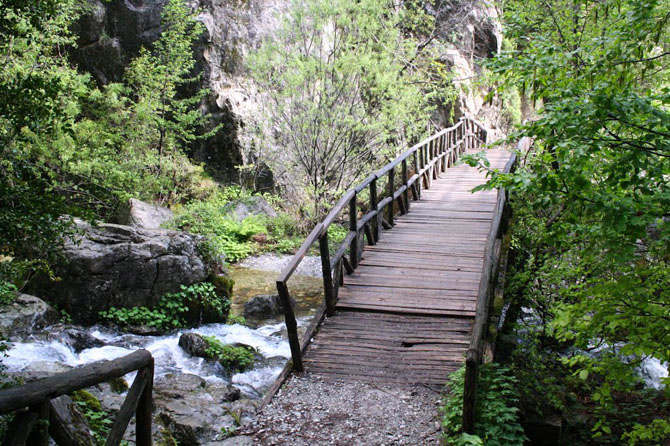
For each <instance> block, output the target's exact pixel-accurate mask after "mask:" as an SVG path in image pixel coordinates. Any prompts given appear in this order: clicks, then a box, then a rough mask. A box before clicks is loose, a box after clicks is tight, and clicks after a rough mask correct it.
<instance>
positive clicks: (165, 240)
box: [31, 221, 209, 323]
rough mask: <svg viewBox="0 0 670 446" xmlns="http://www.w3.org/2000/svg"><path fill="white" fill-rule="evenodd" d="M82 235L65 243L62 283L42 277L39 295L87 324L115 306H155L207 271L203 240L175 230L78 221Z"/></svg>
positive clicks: (37, 287) (36, 288)
mask: <svg viewBox="0 0 670 446" xmlns="http://www.w3.org/2000/svg"><path fill="white" fill-rule="evenodd" d="M77 225H78V229H79V231H80V233H79V234H78V235H77V236H75V237H73V238H71V239H68V240H67V241H66V243H65V249H64V257H65V261H64V262H63V263H61V264H60V265H58V266H57V267H56V268H55V272H56V275H57V276H58V277H59V280H57V281H50V280H49V279H48V278H41V279H39V280H37V281H36V282H35V283H33V284H32V285H31V289H32V290H33V292H34V293H35V294H38V295H41V296H45V297H46V298H48V300H49V301H50V302H53V303H55V304H56V305H58V306H59V307H60V308H62V309H64V310H65V311H67V312H68V313H69V314H70V315H71V316H72V319H73V321H74V322H77V323H88V322H93V321H95V320H96V319H97V317H98V313H99V312H100V311H103V310H108V309H109V308H110V307H135V306H147V307H153V306H155V305H156V304H157V303H158V300H159V298H160V297H161V296H162V295H163V294H166V293H171V292H175V291H177V290H179V287H180V285H190V284H193V283H196V282H201V281H202V280H204V279H205V278H206V277H207V276H208V272H209V271H208V267H207V265H206V263H205V261H204V260H203V258H202V257H201V256H200V254H199V253H198V249H197V246H198V243H199V241H200V237H198V236H194V235H190V234H185V233H182V232H177V231H170V230H148V229H138V228H132V227H130V226H122V225H112V224H102V225H100V226H97V227H93V226H90V225H88V224H86V223H83V222H81V221H79V222H78V223H77Z"/></svg>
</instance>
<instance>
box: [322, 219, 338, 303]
mask: <svg viewBox="0 0 670 446" xmlns="http://www.w3.org/2000/svg"><path fill="white" fill-rule="evenodd" d="M319 252H320V254H321V273H322V274H323V295H324V297H325V299H326V314H327V315H328V316H332V315H334V314H335V296H334V289H333V274H332V270H331V268H330V250H329V248H328V231H324V232H323V235H321V237H319Z"/></svg>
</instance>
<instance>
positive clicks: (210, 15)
mask: <svg viewBox="0 0 670 446" xmlns="http://www.w3.org/2000/svg"><path fill="white" fill-rule="evenodd" d="M88 1H89V4H90V9H89V11H88V13H87V14H85V15H84V16H83V17H82V18H81V19H80V20H79V22H78V23H77V26H76V29H75V33H76V34H77V36H78V37H79V42H78V44H79V45H78V48H77V49H76V50H75V51H74V54H73V58H74V59H75V61H76V62H77V63H78V65H79V66H80V67H82V68H83V69H85V70H86V71H88V72H90V73H92V75H93V77H94V78H95V79H96V80H97V81H98V83H100V84H107V83H110V82H118V81H120V80H122V78H123V73H124V71H125V67H126V66H127V65H128V63H129V62H130V61H131V60H132V59H133V58H134V57H135V56H137V54H138V53H139V51H140V48H142V47H147V48H150V47H151V44H152V43H153V42H154V41H155V40H157V39H158V37H159V35H160V32H161V12H162V10H163V7H164V6H165V4H166V3H167V0H133V1H115V2H109V1H104V0H88ZM187 3H188V4H189V5H190V6H192V7H193V8H194V9H197V10H199V11H201V12H200V14H199V17H198V20H200V21H201V22H202V23H203V24H204V25H205V28H206V31H205V33H204V35H203V36H202V37H201V39H200V40H199V41H198V42H197V43H196V46H195V58H196V63H197V66H196V72H197V73H202V77H201V80H200V82H199V84H198V85H192V86H191V87H190V90H191V91H187V92H186V93H190V92H195V91H198V90H200V89H201V88H203V87H205V88H209V89H210V90H211V94H210V95H208V96H207V97H205V98H204V99H203V100H202V103H201V108H202V109H203V110H204V111H205V112H207V113H208V114H209V115H210V116H211V118H210V122H209V124H208V129H204V130H206V131H208V130H209V129H213V128H215V127H216V126H218V125H220V126H221V127H220V129H219V130H218V131H217V132H216V134H214V135H213V136H212V137H210V138H209V139H207V140H205V141H201V142H199V143H196V144H195V145H194V146H193V147H192V155H193V157H194V158H195V159H196V160H197V161H200V162H204V163H205V164H206V165H207V167H208V170H209V172H210V173H211V174H212V175H213V176H214V177H215V178H217V179H220V180H230V179H238V177H237V171H236V170H235V166H237V165H241V164H244V163H245V162H251V161H253V160H245V159H243V149H242V148H243V147H244V146H246V145H248V144H250V142H249V138H250V137H249V136H248V135H247V134H246V133H245V120H246V119H247V118H248V117H250V116H253V115H254V113H256V112H257V110H256V108H255V106H254V105H253V104H254V102H255V100H254V96H255V94H256V93H255V90H256V89H255V87H254V85H253V83H252V82H250V81H249V79H248V77H247V76H246V75H245V66H244V63H243V58H244V56H245V55H246V54H248V53H249V51H250V50H251V49H253V48H255V47H257V46H258V44H259V42H260V40H261V39H262V38H263V36H265V35H267V34H268V33H272V32H273V31H274V30H276V29H277V25H278V20H279V19H278V16H277V13H278V12H281V11H282V10H283V9H284V8H285V5H286V4H287V2H286V1H285V0H281V1H269V0H249V1H244V2H224V1H221V0H188V2H187ZM256 181H257V182H258V183H259V184H258V185H259V186H260V187H261V188H263V187H265V188H267V187H268V186H271V184H272V175H271V174H270V173H269V172H267V169H266V170H265V172H262V175H260V176H258V178H256Z"/></svg>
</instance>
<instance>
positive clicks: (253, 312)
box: [244, 294, 295, 319]
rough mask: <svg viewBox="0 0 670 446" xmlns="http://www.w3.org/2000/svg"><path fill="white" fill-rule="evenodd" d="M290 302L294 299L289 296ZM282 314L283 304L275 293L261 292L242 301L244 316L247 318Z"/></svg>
mask: <svg viewBox="0 0 670 446" xmlns="http://www.w3.org/2000/svg"><path fill="white" fill-rule="evenodd" d="M291 304H292V305H295V300H293V298H291ZM280 314H284V306H283V305H282V303H281V299H280V298H279V295H277V294H261V295H258V296H255V297H252V298H251V299H249V300H248V301H247V302H245V303H244V317H245V318H249V319H271V318H274V317H277V316H278V315H280Z"/></svg>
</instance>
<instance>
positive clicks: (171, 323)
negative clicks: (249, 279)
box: [100, 282, 230, 330]
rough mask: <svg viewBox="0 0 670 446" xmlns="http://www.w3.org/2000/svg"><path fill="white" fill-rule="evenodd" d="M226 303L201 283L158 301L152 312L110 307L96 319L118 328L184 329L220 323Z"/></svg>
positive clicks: (143, 308) (147, 309) (228, 306)
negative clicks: (191, 325) (189, 326)
mask: <svg viewBox="0 0 670 446" xmlns="http://www.w3.org/2000/svg"><path fill="white" fill-rule="evenodd" d="M229 309H230V299H229V298H227V297H220V296H219V295H217V293H216V289H215V287H214V285H213V284H212V283H210V282H201V283H196V284H193V285H189V286H184V285H182V286H181V291H179V292H177V293H168V294H165V295H164V296H162V297H161V298H160V300H159V301H158V305H157V306H156V308H153V309H151V308H147V307H133V308H117V307H111V308H110V309H109V310H107V311H101V312H100V317H101V318H103V319H105V320H107V321H110V322H113V323H115V324H117V325H119V326H120V327H138V326H149V327H155V328H158V329H160V330H170V329H173V328H180V327H187V326H188V325H190V324H197V323H199V322H200V321H202V322H216V321H223V320H225V319H226V317H227V316H228V311H229Z"/></svg>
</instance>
